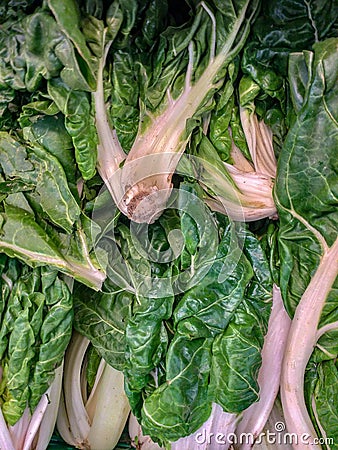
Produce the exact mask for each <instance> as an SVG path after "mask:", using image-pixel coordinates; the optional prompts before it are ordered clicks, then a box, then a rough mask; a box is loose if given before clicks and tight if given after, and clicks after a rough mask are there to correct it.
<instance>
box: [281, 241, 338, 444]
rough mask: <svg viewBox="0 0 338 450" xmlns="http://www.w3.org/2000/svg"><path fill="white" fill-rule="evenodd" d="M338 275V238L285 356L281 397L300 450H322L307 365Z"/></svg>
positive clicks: (301, 308)
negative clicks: (307, 395) (307, 392)
mask: <svg viewBox="0 0 338 450" xmlns="http://www.w3.org/2000/svg"><path fill="white" fill-rule="evenodd" d="M337 275H338V239H336V241H335V243H334V244H333V245H332V247H330V248H328V249H327V250H325V251H324V253H323V255H322V257H321V260H320V263H319V265H318V267H317V270H316V272H315V273H314V275H313V277H312V279H311V281H310V283H309V285H308V287H307V289H306V290H305V292H304V294H303V296H302V298H301V299H300V302H299V304H298V306H297V308H296V311H295V315H294V318H293V320H292V324H291V328H290V332H289V336H288V342H287V346H286V351H285V355H284V361H283V368H282V378H281V398H282V405H283V411H284V415H285V420H286V426H287V429H288V431H289V432H290V433H295V434H296V436H298V443H295V444H294V448H295V449H297V450H309V449H311V450H320V448H321V447H320V445H317V444H315V442H314V440H315V438H316V437H317V436H316V431H315V429H314V426H313V424H312V422H311V419H310V416H309V413H308V411H307V408H306V404H305V399H304V375H305V369H306V365H307V363H308V361H309V358H310V356H311V354H312V352H313V350H314V348H315V345H316V342H317V333H318V331H317V330H318V324H319V320H320V316H321V313H322V310H323V307H324V304H325V301H326V299H327V296H328V294H329V292H330V290H331V288H332V286H333V283H334V282H335V279H336V277H337Z"/></svg>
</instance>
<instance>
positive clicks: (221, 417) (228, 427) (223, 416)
mask: <svg viewBox="0 0 338 450" xmlns="http://www.w3.org/2000/svg"><path fill="white" fill-rule="evenodd" d="M237 417H238V416H237V414H230V413H227V412H224V411H223V409H222V407H221V406H220V405H218V404H217V403H213V404H212V411H211V414H210V417H209V419H208V420H207V421H206V422H205V423H204V424H203V425H202V426H201V427H200V428H199V429H198V430H197V431H195V433H193V434H191V435H190V436H188V437H184V438H181V439H179V440H178V441H176V442H173V443H172V444H171V450H192V449H194V450H228V449H229V448H230V445H231V444H232V441H233V440H234V439H233V438H234V437H235V429H236V424H237Z"/></svg>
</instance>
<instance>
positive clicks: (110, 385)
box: [57, 332, 130, 450]
mask: <svg viewBox="0 0 338 450" xmlns="http://www.w3.org/2000/svg"><path fill="white" fill-rule="evenodd" d="M89 343H90V342H89V340H88V339H87V338H85V337H83V336H81V335H80V334H79V333H77V332H74V334H73V337H72V340H71V342H70V345H69V347H68V349H67V352H66V359H65V371H64V380H63V397H62V401H61V405H60V409H59V414H58V419H57V428H58V431H59V433H60V435H61V436H62V438H63V440H64V441H66V442H67V443H68V444H70V445H74V446H76V447H77V448H79V449H85V450H111V449H113V448H114V447H115V446H116V444H117V443H118V441H119V439H120V437H121V434H122V431H123V428H124V426H125V424H126V422H127V419H128V416H129V412H130V407H129V402H128V399H127V397H126V395H125V393H124V379H123V374H122V372H120V371H118V370H115V369H114V368H112V367H110V366H109V365H108V364H107V363H105V362H104V361H101V364H100V367H99V370H98V372H97V375H96V380H95V383H94V386H93V388H92V391H91V393H90V395H89V396H87V393H86V390H85V388H84V382H83V380H84V377H83V376H82V373H81V372H82V370H83V367H84V359H85V355H86V351H87V348H88V345H89Z"/></svg>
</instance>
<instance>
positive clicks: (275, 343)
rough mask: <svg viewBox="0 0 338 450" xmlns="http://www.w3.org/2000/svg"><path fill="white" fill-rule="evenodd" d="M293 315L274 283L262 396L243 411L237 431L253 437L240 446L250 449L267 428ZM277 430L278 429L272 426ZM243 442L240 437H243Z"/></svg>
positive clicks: (260, 381)
mask: <svg viewBox="0 0 338 450" xmlns="http://www.w3.org/2000/svg"><path fill="white" fill-rule="evenodd" d="M290 325H291V319H290V317H289V316H288V314H287V312H286V311H285V308H284V304H283V300H282V296H281V293H280V290H279V288H278V287H277V286H276V285H274V287H273V304H272V311H271V315H270V318H269V324H268V332H267V334H266V335H265V338H264V345H263V349H262V365H261V368H260V370H259V374H258V384H259V387H260V390H259V400H258V402H256V403H253V404H252V405H251V406H249V408H247V409H246V410H245V411H244V412H243V413H242V415H241V419H240V422H239V424H238V426H237V429H236V434H237V436H238V437H239V438H240V436H241V434H242V433H245V434H247V435H248V436H250V437H252V439H251V440H250V441H248V442H246V441H245V440H244V441H243V442H242V445H239V446H238V447H236V448H239V449H240V450H249V449H251V448H252V447H253V445H254V441H255V440H256V439H257V437H258V436H259V435H260V433H261V432H262V431H263V428H264V426H265V424H266V422H267V420H268V418H269V416H270V414H271V411H272V409H273V406H274V403H275V400H276V397H277V394H278V391H279V385H280V377H281V370H282V361H283V355H284V351H285V346H286V341H287V337H288V333H289V329H290ZM272 430H273V431H274V429H273V428H272ZM239 442H240V439H239Z"/></svg>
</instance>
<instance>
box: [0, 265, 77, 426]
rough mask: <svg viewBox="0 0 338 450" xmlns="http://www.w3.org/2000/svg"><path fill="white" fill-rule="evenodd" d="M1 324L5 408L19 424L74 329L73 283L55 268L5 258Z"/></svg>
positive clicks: (47, 383) (41, 391) (48, 378)
mask: <svg viewBox="0 0 338 450" xmlns="http://www.w3.org/2000/svg"><path fill="white" fill-rule="evenodd" d="M2 279H3V280H4V281H5V283H7V286H10V290H9V289H5V290H4V289H3V290H2V298H1V304H2V309H3V316H2V323H1V329H0V349H1V361H2V367H3V370H4V376H3V379H2V383H1V397H2V402H3V403H2V412H3V414H4V417H5V420H6V421H7V422H8V423H9V424H10V425H14V424H15V423H16V422H17V421H18V420H19V419H20V417H21V416H22V414H23V412H24V410H25V409H26V407H27V405H28V406H29V407H30V408H31V410H32V411H34V409H35V407H36V406H37V404H38V402H39V401H40V398H41V396H42V395H43V394H44V393H45V392H46V390H47V389H48V387H49V386H50V384H51V382H52V381H53V379H54V373H55V369H56V368H57V367H58V366H59V365H60V364H61V362H62V360H63V356H64V352H65V349H66V347H67V345H68V342H69V340H70V337H71V333H72V322H73V320H72V319H73V308H72V298H71V295H70V292H69V289H68V287H67V285H66V283H65V282H64V281H62V280H61V278H60V277H59V276H58V272H57V271H56V270H55V269H48V268H42V269H40V268H37V269H31V268H29V267H28V266H26V265H22V264H21V263H19V262H18V261H17V260H15V259H9V258H6V259H5V260H4V267H3V275H2Z"/></svg>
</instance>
